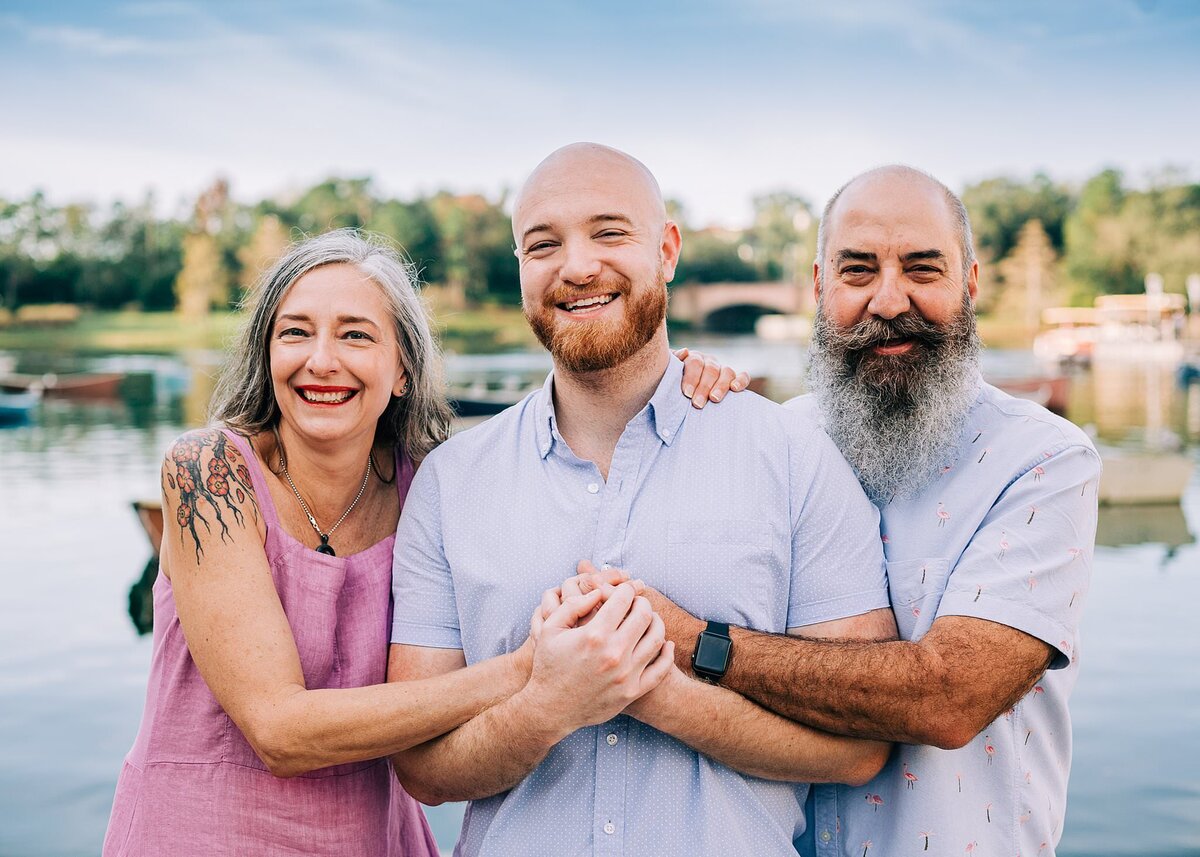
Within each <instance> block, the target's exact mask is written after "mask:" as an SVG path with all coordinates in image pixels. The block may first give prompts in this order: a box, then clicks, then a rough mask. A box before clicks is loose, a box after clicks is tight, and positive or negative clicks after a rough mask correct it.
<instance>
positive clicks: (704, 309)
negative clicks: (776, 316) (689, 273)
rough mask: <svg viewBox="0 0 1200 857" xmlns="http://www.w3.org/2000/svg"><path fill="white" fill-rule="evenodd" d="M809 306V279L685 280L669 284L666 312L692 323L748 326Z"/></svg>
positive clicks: (808, 309) (729, 327)
mask: <svg viewBox="0 0 1200 857" xmlns="http://www.w3.org/2000/svg"><path fill="white" fill-rule="evenodd" d="M812 309H813V299H812V285H811V283H807V282H806V283H801V284H797V283H688V284H686V285H679V286H672V287H671V303H670V308H669V310H668V315H669V316H670V317H671V318H672V319H674V320H676V321H683V322H687V323H689V324H691V325H692V326H694V327H699V328H708V329H712V330H752V329H753V327H754V322H755V321H756V320H757V319H758V317H759V316H762V315H767V314H769V313H781V314H783V315H795V314H796V313H807V312H811V311H812Z"/></svg>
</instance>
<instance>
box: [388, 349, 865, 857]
mask: <svg viewBox="0 0 1200 857" xmlns="http://www.w3.org/2000/svg"><path fill="white" fill-rule="evenodd" d="M681 375H682V364H681V363H680V362H679V361H678V360H677V359H675V358H674V357H672V358H671V361H670V365H669V367H668V369H667V371H666V373H665V374H664V376H663V379H662V381H661V383H660V384H659V386H658V389H657V391H656V392H655V394H654V396H653V397H652V399H651V400H650V402H649V404H648V405H647V406H646V407H645V408H644V409H643V410H642V411H641V412H640V413H638V414H637V415H636V416H635V417H634V418H633V419H632V420H630V422H629V424H628V425H627V426H626V428H625V431H624V432H623V433H622V435H621V438H620V440H619V441H618V443H617V446H616V449H615V450H614V452H613V456H612V463H611V466H610V468H609V473H608V479H607V481H605V480H604V479H603V478H602V477H601V475H600V472H599V470H598V469H597V468H596V466H595V465H594V464H593V463H592V462H590V461H584V460H581V459H579V458H578V457H576V456H575V455H574V453H572V452H571V449H570V448H569V447H568V446H567V444H566V442H565V441H564V440H563V438H562V436H561V435H560V434H559V433H558V430H557V428H556V424H555V418H554V408H553V399H552V395H551V391H552V381H553V379H552V377H551V378H548V379H547V381H546V384H545V386H544V387H543V388H542V389H541V390H539V391H537V392H535V393H533V394H531V395H530V396H528V397H527V398H526V399H524V400H523V401H522V402H520V403H519V404H518V405H516V406H515V407H513V408H510V409H509V410H507V411H505V412H504V413H502V414H500V415H499V416H496V417H494V418H493V419H491V420H489V421H488V422H486V423H484V424H483V425H481V426H479V427H477V428H474V429H471V430H470V431H467V432H463V433H461V434H459V435H456V436H455V437H454V438H452V439H451V440H449V441H447V442H446V443H444V444H443V445H442V446H441V447H439V448H438V449H437V450H435V451H434V452H433V453H432V454H430V456H429V457H428V458H427V459H426V460H425V463H424V464H423V465H422V466H421V468H420V470H419V472H418V473H417V476H416V478H415V480H414V482H413V486H412V489H411V490H410V491H409V494H408V498H407V501H406V504H405V507H404V513H403V515H402V516H401V520H400V526H399V530H398V532H397V538H396V557H395V563H396V564H395V577H394V595H395V604H396V613H395V621H394V624H393V629H392V642H394V643H402V644H407V645H415V646H430V647H438V648H461V649H462V650H463V652H464V654H465V657H466V660H467V662H468V663H475V662H477V661H480V660H483V659H485V658H488V657H492V656H494V655H499V654H502V653H504V652H509V651H512V650H514V649H516V648H517V647H518V646H520V644H521V643H522V642H523V641H524V639H525V637H526V636H527V633H528V624H529V616H530V614H531V613H532V612H533V609H534V606H535V605H536V604H537V603H538V601H539V599H540V596H541V593H542V591H543V590H545V589H548V588H552V587H554V586H557V585H559V584H560V583H561V582H562V581H563V580H564V579H566V578H567V577H569V576H571V575H572V574H574V573H575V566H576V564H577V562H578V561H579V560H580V559H590V560H592V561H593V562H594V563H596V565H598V566H599V565H603V564H605V563H609V564H611V565H615V566H618V567H621V568H624V569H627V570H628V571H629V572H630V573H631V574H633V575H634V576H636V577H640V578H642V579H644V580H645V581H646V582H647V583H648V584H650V585H652V586H654V587H656V588H657V589H659V590H660V591H662V592H663V593H664V594H665V595H667V596H668V597H670V598H671V599H673V600H674V601H675V602H677V603H678V604H679V605H680V606H682V607H683V608H684V609H686V610H688V611H689V612H691V613H693V614H695V615H697V616H701V617H704V618H706V619H712V620H716V621H722V622H729V623H732V624H736V625H742V626H746V627H750V628H756V629H759V630H764V631H772V632H783V631H785V630H786V629H787V628H791V627H798V626H803V625H809V624H813V623H816V622H824V621H828V620H832V619H839V618H843V617H846V616H851V615H856V614H859V613H864V612H866V611H869V610H873V609H877V608H879V607H882V606H886V604H887V583H886V580H885V576H884V572H883V561H882V560H883V557H882V551H881V549H880V544H879V531H878V513H877V512H876V510H875V508H874V507H873V506H872V505H871V504H870V503H869V502H868V501H867V500H866V498H865V497H864V495H863V494H862V491H861V489H860V488H859V486H858V483H857V481H856V480H855V478H854V475H853V473H852V471H851V470H850V468H849V466H848V465H847V464H846V462H845V461H844V459H842V457H841V456H840V455H839V454H838V452H837V450H836V449H835V448H834V447H833V444H832V443H831V442H830V441H829V440H828V438H826V437H825V435H824V433H822V432H821V431H820V430H819V429H818V428H817V427H816V426H815V425H814V424H813V423H812V422H810V421H809V420H807V419H804V418H803V417H800V416H798V415H796V414H792V413H789V412H788V411H786V410H785V409H784V408H782V407H781V406H779V405H776V404H774V403H772V402H769V401H767V400H766V399H763V398H760V397H758V396H756V395H753V394H748V393H746V394H741V395H737V396H730V397H729V398H728V399H727V400H726V401H725V402H724V403H723V404H721V405H720V407H715V408H714V407H710V408H706V409H704V410H703V411H697V410H695V409H693V408H692V407H691V406H690V404H689V402H688V400H687V399H686V398H685V397H684V396H683V395H681V394H680V392H679V388H680V381H681ZM736 656H737V654H736V652H735V653H734V657H736ZM807 793H808V786H807V785H802V784H801V785H797V784H789V783H779V782H769V781H767V780H761V779H757V778H754V777H748V776H743V775H742V774H739V773H737V772H735V771H733V770H731V769H730V768H727V767H726V766H724V765H722V764H719V763H717V762H715V761H713V760H711V759H708V758H706V757H704V756H702V755H700V754H698V753H696V752H695V751H693V750H691V749H689V748H688V747H687V746H685V745H684V744H682V743H680V742H679V741H676V740H675V739H674V738H671V737H670V736H668V735H665V734H664V733H662V732H659V731H657V730H656V729H653V728H651V727H649V726H646V725H644V724H642V723H640V722H638V721H637V720H634V719H632V718H630V717H626V716H624V715H620V716H618V717H616V718H614V719H612V720H610V721H608V722H607V723H603V724H601V725H599V726H594V727H589V728H585V729H580V730H578V731H576V732H574V733H572V734H571V735H570V736H568V737H567V738H566V739H565V740H563V741H562V742H561V743H559V744H558V745H557V746H556V747H554V748H553V749H552V750H551V751H550V753H549V755H547V756H546V758H545V760H544V761H543V762H542V763H541V764H540V765H539V766H538V767H537V768H536V769H535V770H534V771H533V772H531V773H530V774H529V776H528V777H526V778H525V780H524V781H523V782H521V783H520V784H519V785H517V786H516V787H514V788H513V789H512V790H511V791H508V792H505V793H502V794H499V795H496V796H494V797H491V798H488V799H486V800H479V801H474V802H473V803H472V804H471V805H470V807H469V808H468V810H467V815H466V818H465V820H464V822H463V831H462V836H461V838H460V841H459V846H458V849H457V851H456V853H457V854H462V855H476V854H486V855H529V854H553V855H584V854H586V855H600V854H604V855H609V854H624V855H639V857H640V855H649V854H653V855H672V854H677V855H680V857H696V855H708V854H754V855H775V854H780V855H782V854H791V853H794V851H793V849H792V845H791V842H792V839H793V837H794V836H795V835H798V834H799V833H800V832H801V831H802V830H803V829H804V814H803V809H802V807H803V803H804V800H805V798H806V796H807Z"/></svg>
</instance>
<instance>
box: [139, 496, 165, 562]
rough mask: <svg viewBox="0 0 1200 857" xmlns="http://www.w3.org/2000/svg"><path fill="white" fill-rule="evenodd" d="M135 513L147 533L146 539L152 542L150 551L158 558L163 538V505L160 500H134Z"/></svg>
mask: <svg viewBox="0 0 1200 857" xmlns="http://www.w3.org/2000/svg"><path fill="white" fill-rule="evenodd" d="M133 511H134V512H135V513H136V514H137V517H138V522H139V523H141V525H142V529H143V530H145V532H146V538H147V539H149V540H150V549H151V550H153V551H154V555H155V556H158V550H159V547H160V546H161V545H162V537H163V509H162V503H161V502H160V501H158V500H134V501H133Z"/></svg>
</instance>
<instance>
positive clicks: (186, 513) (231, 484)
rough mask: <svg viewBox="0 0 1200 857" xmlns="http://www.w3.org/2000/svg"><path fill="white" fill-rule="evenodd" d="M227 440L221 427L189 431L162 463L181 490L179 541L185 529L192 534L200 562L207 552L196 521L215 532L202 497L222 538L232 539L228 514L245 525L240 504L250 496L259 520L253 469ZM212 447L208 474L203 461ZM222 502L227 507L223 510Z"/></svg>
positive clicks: (174, 486)
mask: <svg viewBox="0 0 1200 857" xmlns="http://www.w3.org/2000/svg"><path fill="white" fill-rule="evenodd" d="M228 443H229V439H228V438H227V437H225V433H224V432H222V431H219V430H202V431H194V432H189V433H188V434H186V435H184V436H183V437H181V438H180V439H179V440H177V441H176V442H175V445H174V446H173V447H171V451H170V452H169V453H168V460H167V461H166V462H164V463H163V476H164V478H165V479H166V482H167V485H169V486H170V487H171V489H172V490H177V491H178V492H179V506H178V507H177V508H176V509H175V522H176V523H177V524H179V538H180V541H183V538H184V533H185V532H188V533H191V535H192V541H193V542H195V544H196V561H197V562H199V561H200V557H201V556H203V555H204V548H203V547H202V546H201V544H200V533H199V531H198V530H197V529H196V522H197V521H199V522H200V523H201V524H203V525H204V529H205V531H206V532H208V533H211V532H212V526H211V525H210V524H209V522H208V518H206V517H204V514H203V512H202V511H201V510H202V507H201V505H200V501H201V500H203V501H204V502H205V504H206V506H207V507H208V508H209V509H211V510H212V513H213V514H214V515H215V516H216V519H217V524H218V526H219V527H220V534H221V539H222V541H228V539H229V525H228V524H227V523H226V514H225V513H228V514H229V515H231V516H232V518H233V522H234V523H236V524H237V525H238V526H240V527H245V526H246V521H245V518H244V516H243V515H242V509H241V504H244V503H245V502H246V498H247V497H249V498H250V508H251V509H253V510H254V520H255V523H257V522H258V501H257V500H256V499H255V497H254V489H253V488H252V487H251V484H250V471H249V470H248V469H247V468H246V465H245V462H244V461H243V459H242V455H241V453H239V452H238V450H237V449H236V448H232V449H231V448H229V446H228ZM209 448H211V449H212V457H211V458H208V460H207V465H206V468H207V470H208V475H207V476H205V475H204V474H203V473H202V472H201V470H200V460H201V457H202V454H203V452H204V450H206V449H209ZM205 457H206V456H205ZM171 464H174V465H175V473H174V474H172V473H171ZM231 490H232V492H233V497H236V498H237V503H236V504H235V503H234V502H233V499H232V498H231V497H230V491H231ZM163 493H164V494H165V493H166V492H165V491H164V492H163ZM222 505H224V507H225V510H224V513H223V511H222V509H221V506H222Z"/></svg>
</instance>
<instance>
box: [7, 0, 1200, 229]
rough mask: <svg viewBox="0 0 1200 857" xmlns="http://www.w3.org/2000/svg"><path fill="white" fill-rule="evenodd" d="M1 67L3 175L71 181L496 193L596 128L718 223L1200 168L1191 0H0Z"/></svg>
mask: <svg viewBox="0 0 1200 857" xmlns="http://www.w3.org/2000/svg"><path fill="white" fill-rule="evenodd" d="M0 80H3V81H4V83H3V84H2V85H0V92H2V93H3V94H2V95H0V196H8V197H13V196H20V195H23V194H25V193H28V192H29V191H30V190H32V189H33V188H35V187H38V188H42V189H44V190H45V191H46V192H47V193H48V194H49V195H50V197H51V198H52V199H53V200H55V201H58V202H62V201H67V200H79V199H92V200H96V201H99V202H107V201H108V200H111V199H113V198H118V197H119V198H124V199H127V200H135V199H138V198H140V197H141V196H142V194H144V193H145V192H146V190H147V189H148V188H153V189H154V190H155V193H156V194H157V196H158V198H159V199H160V200H161V201H162V204H164V205H166V206H168V207H170V206H172V205H175V204H176V203H177V202H178V201H179V200H183V199H185V198H188V197H191V196H194V194H195V193H196V192H197V191H198V190H199V189H201V188H202V187H203V186H204V185H205V184H207V183H208V182H209V181H211V179H212V178H213V177H214V176H216V175H218V174H220V175H224V176H227V177H228V178H229V179H230V180H231V182H232V185H233V191H234V194H235V196H237V197H239V198H242V199H257V198H260V197H262V196H265V195H274V194H280V193H286V192H288V191H289V190H295V189H298V188H302V187H304V186H306V185H308V184H311V183H313V182H315V181H318V180H320V179H322V178H324V177H326V176H329V175H333V174H336V175H371V176H373V177H374V178H375V179H376V181H377V184H378V187H379V188H380V190H382V191H383V192H386V193H392V194H396V195H399V196H409V195H412V194H414V193H417V192H430V191H433V190H436V189H439V188H449V189H452V190H456V191H463V192H467V191H481V192H485V193H488V194H490V195H495V194H497V193H499V192H500V191H501V190H502V189H504V188H512V187H514V186H516V185H517V184H518V183H519V182H520V180H521V178H522V177H523V176H524V175H525V174H526V173H528V171H529V170H530V169H531V168H532V167H533V166H534V164H535V163H536V162H537V161H538V160H540V158H541V157H542V156H544V155H545V154H547V153H548V152H550V151H551V150H553V149H554V148H556V147H557V146H559V145H562V144H564V143H568V142H571V141H574V140H580V139H591V140H597V141H600V142H605V143H609V144H611V145H615V146H618V147H620V148H623V149H626V150H627V151H629V152H631V153H632V154H634V155H636V156H638V157H639V158H641V159H642V160H643V161H645V162H646V164H647V165H648V166H649V167H650V168H651V169H652V170H653V171H654V172H655V173H656V174H657V175H658V177H659V179H660V182H661V184H662V185H663V189H664V191H665V192H666V193H667V194H668V195H670V196H673V197H676V198H679V199H682V200H683V201H684V203H685V206H686V209H687V211H688V212H689V215H690V219H691V220H692V221H693V222H695V223H697V224H699V223H704V222H720V223H726V224H738V223H741V222H744V221H745V220H746V218H747V217H748V212H749V208H750V198H751V196H752V195H753V194H755V193H761V192H765V191H769V190H774V189H778V188H786V189H790V190H793V191H796V192H798V193H801V194H803V195H805V196H807V197H809V198H810V199H811V200H813V201H814V202H815V203H818V204H819V203H820V202H821V201H823V199H824V198H825V197H826V196H827V195H828V194H829V193H831V192H832V191H833V190H834V189H836V187H837V186H838V185H840V184H841V183H842V182H843V181H844V180H845V179H846V178H849V177H850V176H851V175H853V174H854V173H856V172H858V171H860V170H862V169H866V168H868V167H871V166H874V165H877V164H880V163H887V162H892V161H901V162H906V163H911V164H914V165H916V166H920V167H922V168H924V169H927V170H929V171H930V172H933V173H934V174H935V175H938V176H939V177H941V178H942V179H944V180H945V181H946V182H947V183H949V184H950V185H951V186H952V187H959V188H961V187H962V186H963V185H964V184H966V183H969V182H972V181H976V180H978V179H980V178H984V177H988V176H993V175H998V174H1009V175H1013V176H1017V177H1025V176H1028V175H1030V174H1032V173H1033V172H1034V171H1037V170H1043V171H1046V172H1048V173H1049V174H1050V175H1052V176H1053V177H1055V178H1058V179H1062V180H1067V181H1077V180H1080V179H1082V178H1085V177H1086V176H1087V175H1089V174H1091V173H1093V172H1095V171H1096V170H1098V169H1100V168H1101V167H1104V166H1117V167H1119V168H1121V169H1124V170H1125V171H1126V172H1127V174H1128V175H1129V176H1130V177H1131V178H1132V179H1134V180H1143V179H1144V178H1145V177H1146V176H1147V175H1149V174H1151V173H1152V172H1153V171H1156V170H1159V169H1161V168H1163V167H1166V166H1174V167H1178V168H1182V169H1183V170H1184V171H1185V173H1186V174H1187V175H1189V176H1191V177H1192V178H1197V177H1200V3H1195V2H1191V0H1175V2H1168V0H1088V2H1084V0H1059V2H1053V3H1046V2H1040V3H1036V2H1024V0H1016V2H1006V3H994V2H982V0H981V2H957V3H953V2H940V0H908V2H900V0H895V2H887V0H828V1H827V2H820V3H815V2H814V3H805V2H798V0H740V2H734V0H689V2H680V3H673V2H659V3H655V2H645V0H643V2H639V3H634V2H624V1H623V0H616V2H609V3H605V4H588V5H582V4H572V3H566V2H549V0H528V2H523V3H482V2H464V0H441V2H424V3H419V4H417V3H385V2H382V0H346V1H345V2H339V3H336V4H333V3H328V2H321V3H314V2H252V0H243V2H236V3H235V2H221V1H220V0H218V1H217V2H203V3H202V2H195V0H147V2H136V0H130V2H120V0H117V2H109V3H81V2H76V3H72V2H59V3H46V2H39V0H32V2H26V0H16V1H15V2H13V0H0Z"/></svg>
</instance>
